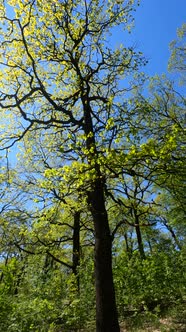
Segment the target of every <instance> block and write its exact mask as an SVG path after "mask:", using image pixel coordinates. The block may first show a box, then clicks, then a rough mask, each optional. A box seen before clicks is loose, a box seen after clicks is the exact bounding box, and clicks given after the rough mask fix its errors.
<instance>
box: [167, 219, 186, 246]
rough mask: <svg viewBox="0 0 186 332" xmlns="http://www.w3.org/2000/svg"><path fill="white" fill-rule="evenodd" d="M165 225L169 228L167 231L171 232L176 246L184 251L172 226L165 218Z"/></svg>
mask: <svg viewBox="0 0 186 332" xmlns="http://www.w3.org/2000/svg"><path fill="white" fill-rule="evenodd" d="M163 224H164V226H165V227H166V228H167V230H168V231H169V232H170V234H171V235H172V238H173V239H174V242H175V245H176V246H177V247H178V249H179V250H181V249H182V247H181V244H180V242H179V240H178V238H177V236H176V234H175V232H174V230H173V228H172V226H171V225H169V224H168V222H167V220H166V219H165V218H163Z"/></svg>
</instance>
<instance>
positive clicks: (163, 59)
mask: <svg viewBox="0 0 186 332" xmlns="http://www.w3.org/2000/svg"><path fill="white" fill-rule="evenodd" d="M135 19H136V21H135V28H134V30H133V32H132V39H133V40H134V42H135V44H136V45H137V48H138V49H139V50H140V51H142V52H144V54H145V56H146V57H147V59H148V60H149V64H148V65H147V68H146V70H145V71H146V72H147V73H148V74H150V75H154V74H156V73H157V74H161V73H163V72H166V70H167V63H168V59H169V56H170V50H169V44H170V42H171V41H172V40H173V39H175V38H176V30H177V28H179V27H181V25H182V24H183V23H184V22H186V0H141V4H140V6H139V7H138V8H137V11H136V13H135Z"/></svg>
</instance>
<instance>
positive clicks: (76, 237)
mask: <svg viewBox="0 0 186 332" xmlns="http://www.w3.org/2000/svg"><path fill="white" fill-rule="evenodd" d="M79 264H80V212H75V214H74V230H73V255H72V271H73V273H74V275H75V276H76V280H77V287H78V290H79V276H78V267H79Z"/></svg>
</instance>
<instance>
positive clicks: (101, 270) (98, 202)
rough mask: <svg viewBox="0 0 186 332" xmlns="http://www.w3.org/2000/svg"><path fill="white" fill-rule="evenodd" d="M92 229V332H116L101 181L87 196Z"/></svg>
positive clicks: (116, 319) (106, 220)
mask: <svg viewBox="0 0 186 332" xmlns="http://www.w3.org/2000/svg"><path fill="white" fill-rule="evenodd" d="M90 206H91V212H92V216H93V220H94V229H95V284H96V332H119V331H120V329H119V324H118V315H117V310H116V301H115V291H114V284H113V275H112V241H111V235H110V229H109V223H108V216H107V211H106V209H105V202H104V193H103V184H102V181H101V180H100V181H99V180H97V181H96V183H95V187H94V190H93V191H92V192H91V194H90Z"/></svg>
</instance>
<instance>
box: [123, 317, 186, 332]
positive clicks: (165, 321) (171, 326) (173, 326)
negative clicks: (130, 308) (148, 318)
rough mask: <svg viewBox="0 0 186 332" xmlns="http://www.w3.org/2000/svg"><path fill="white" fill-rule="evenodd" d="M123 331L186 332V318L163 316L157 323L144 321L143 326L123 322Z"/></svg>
mask: <svg viewBox="0 0 186 332" xmlns="http://www.w3.org/2000/svg"><path fill="white" fill-rule="evenodd" d="M121 332H186V318H185V319H184V318H183V319H178V320H177V319H175V318H170V317H169V318H162V319H160V320H159V321H158V322H156V323H152V322H151V323H150V322H149V323H144V326H143V327H136V326H133V327H132V326H130V324H125V323H123V324H121Z"/></svg>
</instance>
